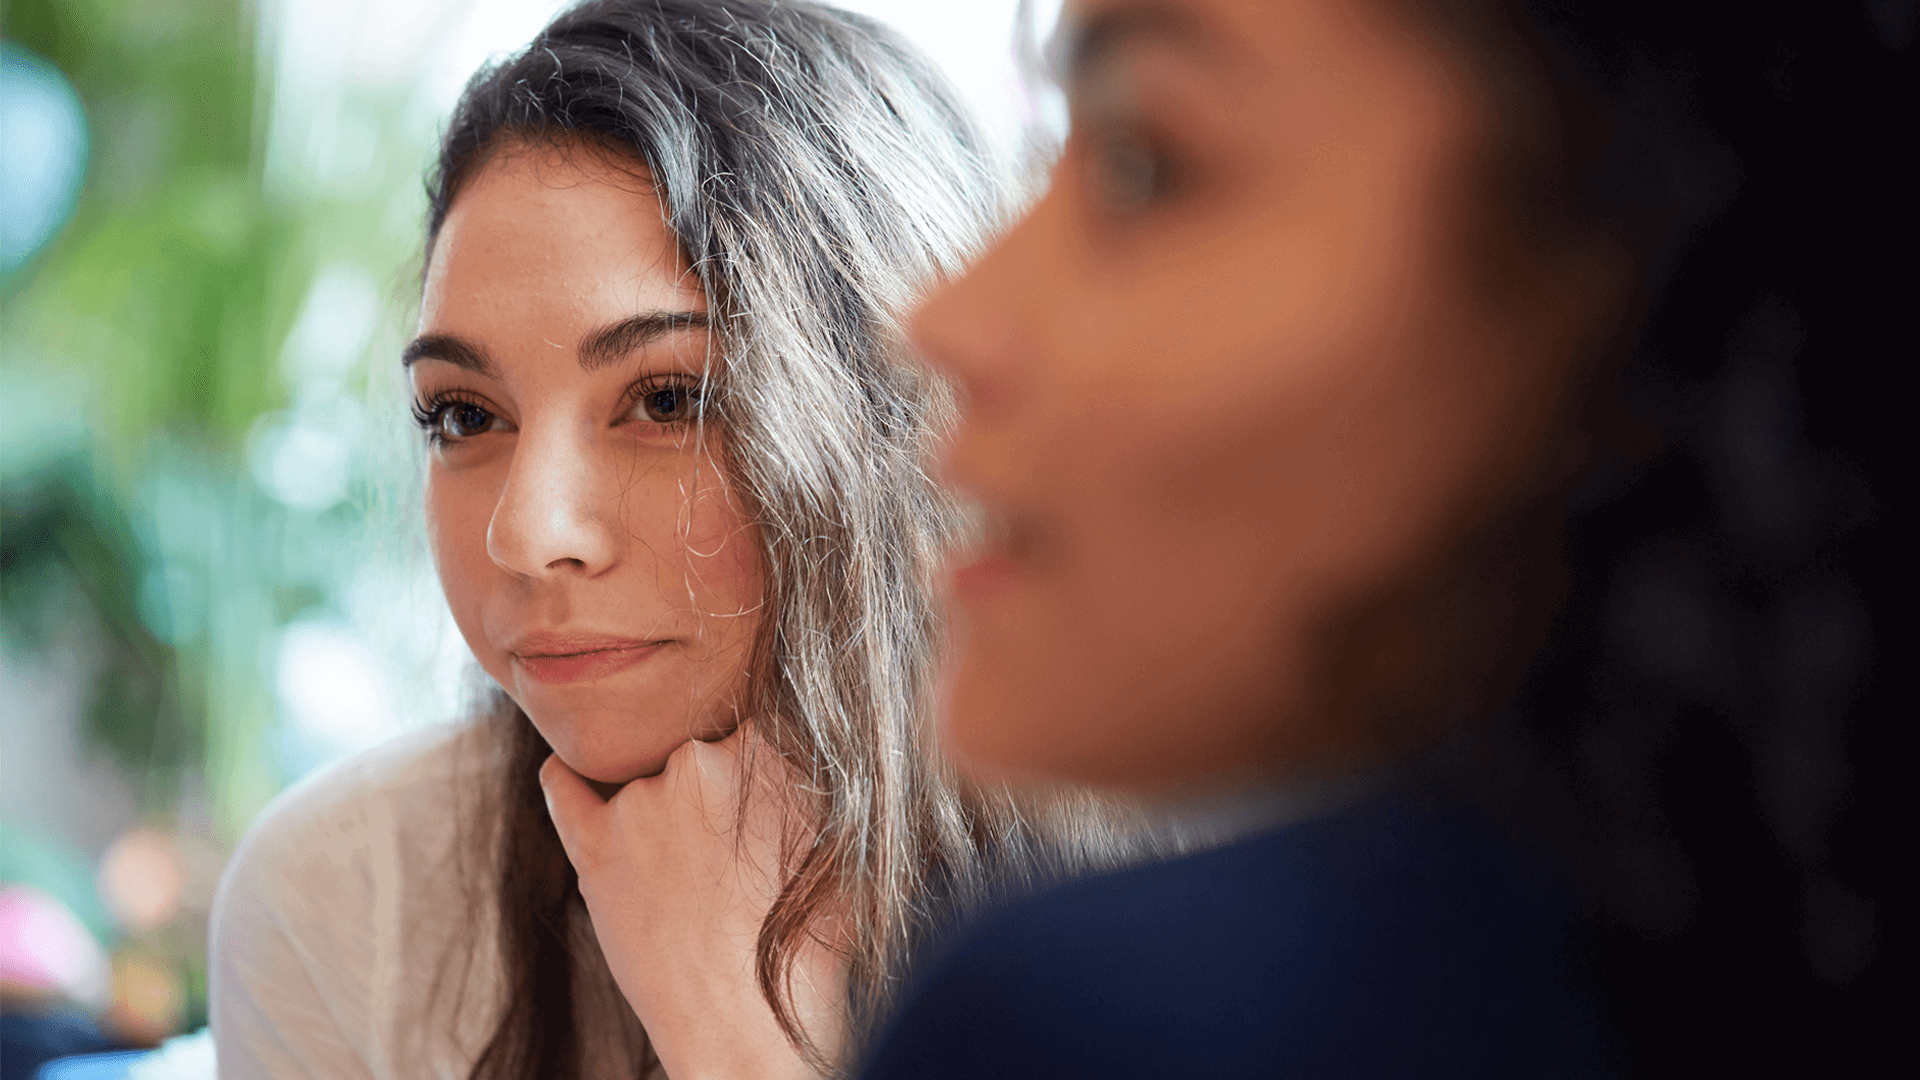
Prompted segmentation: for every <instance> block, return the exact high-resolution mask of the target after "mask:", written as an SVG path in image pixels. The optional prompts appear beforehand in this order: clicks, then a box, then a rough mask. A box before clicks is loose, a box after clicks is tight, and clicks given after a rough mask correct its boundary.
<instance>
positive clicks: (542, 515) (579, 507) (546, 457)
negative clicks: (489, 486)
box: [487, 429, 621, 578]
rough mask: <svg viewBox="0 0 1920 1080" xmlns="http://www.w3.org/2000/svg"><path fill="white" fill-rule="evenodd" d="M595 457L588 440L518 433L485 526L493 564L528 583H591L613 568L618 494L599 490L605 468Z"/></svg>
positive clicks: (618, 534)
mask: <svg viewBox="0 0 1920 1080" xmlns="http://www.w3.org/2000/svg"><path fill="white" fill-rule="evenodd" d="M594 454H595V448H594V446H593V445H592V440H590V439H588V438H584V437H578V438H576V437H572V436H570V435H569V434H568V433H567V432H565V431H562V430H558V429H548V430H544V431H542V430H531V429H530V430H523V431H522V432H521V433H520V435H519V438H518V439H517V440H516V445H515V447H514V454H513V462H512V464H511V465H510V466H509V467H508V473H507V483H506V487H505V488H504V489H502V490H501V492H500V501H499V503H498V504H497V505H496V506H495V507H494V510H493V518H492V520H490V521H489V522H488V523H487V554H488V555H489V556H491V557H492V558H493V561H494V562H495V563H496V564H497V565H499V566H500V567H501V568H502V569H505V570H507V571H508V572H509V573H513V574H517V575H519V576H521V577H527V578H550V577H556V576H567V575H574V576H579V577H586V578H592V577H597V576H599V575H600V574H603V573H605V572H606V571H608V570H610V569H612V568H613V566H614V564H615V563H617V562H618V561H619V558H620V550H621V548H620V538H621V532H620V529H619V528H618V524H617V522H615V521H614V520H613V519H612V518H613V515H614V513H615V512H616V510H617V506H616V505H615V504H616V503H617V501H618V496H617V494H615V493H614V492H611V491H607V490H604V489H605V488H606V486H607V482H608V480H609V479H610V475H609V474H610V470H608V469H605V468H602V467H601V465H602V463H601V462H598V461H596V460H595V457H594Z"/></svg>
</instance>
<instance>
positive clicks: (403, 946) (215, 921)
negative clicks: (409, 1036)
mask: <svg viewBox="0 0 1920 1080" xmlns="http://www.w3.org/2000/svg"><path fill="white" fill-rule="evenodd" d="M483 735H484V732H483V731H482V730H481V729H479V728H477V727H475V726H472V725H459V726H447V727H436V728H431V729H428V730H425V731H421V732H416V733H414V734H411V735H407V736H403V737H401V738H399V739H396V740H393V741H391V742H388V743H385V744H383V745H381V746H378V747H375V748H374V749H372V750H368V751H366V752H364V753H361V754H359V755H356V756H354V757H352V758H349V759H347V760H345V761H342V762H339V763H337V764H335V765H332V766H330V767H328V768H325V769H323V770H321V771H319V772H318V773H316V774H314V775H313V776H311V777H308V778H307V779H305V780H303V781H301V782H300V783H299V784H296V785H295V786H294V787H292V788H290V789H288V790H287V791H286V792H284V793H283V794H282V795H281V796H280V797H279V798H277V799H275V800H274V801H273V803H272V804H270V805H269V806H268V807H267V809H266V810H264V811H263V812H262V813H261V814H260V816H259V818H258V819H257V820H256V821H255V823H254V825H253V827H252V828H251V829H250V830H249V831H248V833H247V835H246V837H245V838H244V839H243V840H242V841H241V843H240V846H239V848H238V850H236V851H235V852H234V855H233V858H232V859H231V860H230V861H229V862H228V864H227V869H226V871H225V873H224V874H223V875H222V876H221V881H220V889H219V892H218V894H217V896H216V897H215V900H214V909H213V918H212V926H211V941H210V943H209V965H208V975H209V979H210V985H209V988H208V990H209V998H210V1000H209V1005H210V1011H211V1014H212V1015H211V1020H212V1025H213V1029H214V1038H215V1041H216V1044H217V1045H218V1048H219V1053H220V1055H221V1061H222V1064H223V1069H224V1067H225V1065H226V1063H227V1062H228V1060H229V1059H231V1060H232V1061H233V1062H234V1068H233V1071H235V1072H236V1073H246V1074H248V1075H261V1076H276V1077H277V1076H283V1075H284V1076H305V1075H338V1076H343V1077H352V1076H361V1075H367V1074H369V1073H371V1074H373V1075H387V1074H388V1073H389V1072H391V1069H389V1068H388V1066H389V1065H390V1064H392V1063H393V1062H394V1061H402V1062H411V1061H412V1058H410V1057H408V1056H407V1055H408V1054H409V1053H410V1052H411V1051H410V1046H411V1044H404V1043H403V1036H405V1035H406V1032H407V1030H408V1029H412V1028H420V1027H424V1026H425V1025H424V1024H423V1023H420V1022H419V1021H422V1020H423V1019H424V1016H425V1014H424V1012H423V1010H424V1009H426V1008H428V1007H429V1005H430V1003H431V1000H432V998H433V985H434V982H435V980H436V979H438V978H439V976H440V967H441V965H442V957H443V956H445V955H446V954H447V953H448V947H449V945H450V944H452V943H453V941H454V937H455V936H457V935H459V934H463V933H469V932H475V933H478V934H479V935H480V937H479V938H477V939H476V941H475V942H474V947H473V948H470V949H468V950H466V951H467V952H468V953H470V954H471V955H472V956H473V957H474V960H473V964H474V965H477V966H478V969H479V970H480V971H481V973H482V979H481V981H482V982H484V981H485V977H484V976H485V972H486V971H489V970H490V969H489V968H487V967H486V964H487V963H488V962H489V960H488V958H489V957H490V955H491V954H490V953H489V952H488V951H487V950H486V949H485V948H484V945H485V941H484V931H485V922H484V913H483V912H479V911H472V912H467V913H466V914H467V915H471V916H478V917H477V918H469V917H464V916H463V915H462V913H461V912H460V909H459V905H462V904H468V903H469V899H470V896H476V895H478V894H470V893H467V892H464V891H463V889H465V887H466V883H467V882H468V881H470V880H471V879H469V878H467V877H465V876H464V875H463V874H462V873H461V872H460V871H461V870H462V866H461V865H460V864H459V863H458V862H457V860H458V859H459V858H460V856H461V855H462V853H463V852H464V851H465V850H466V849H467V848H469V847H473V846H474V845H472V844H468V843H466V842H465V837H466V836H467V832H466V831H465V830H467V829H468V828H469V827H470V826H477V825H479V824H480V822H478V821H477V817H478V815H477V814H475V813H473V812H472V810H473V808H475V807H477V805H478V804H476V803H474V802H472V801H471V800H472V799H474V798H475V797H476V796H481V795H484V791H483V790H482V785H483V782H484V779H485V771H486V769H487V762H488V761H489V755H488V754H487V752H486V747H485V745H484V743H483V742H482V741H481V740H482V737H483ZM463 818H468V819H476V820H474V821H466V820H463ZM416 1056H417V1055H416ZM413 1064H418V1062H413ZM401 1071H402V1072H410V1071H419V1070H416V1069H410V1068H407V1069H402V1070H401Z"/></svg>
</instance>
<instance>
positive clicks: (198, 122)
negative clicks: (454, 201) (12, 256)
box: [0, 0, 429, 841]
mask: <svg viewBox="0 0 1920 1080" xmlns="http://www.w3.org/2000/svg"><path fill="white" fill-rule="evenodd" d="M262 6H263V5H262V4H260V3H256V2H253V0H192V2H182V0H9V2H7V3H6V4H5V6H4V8H0V32H3V33H4V36H5V38H6V39H7V40H8V41H9V42H12V43H16V44H17V45H19V46H23V47H25V48H26V49H29V50H31V51H32V52H34V53H37V54H38V55H40V56H42V57H45V58H46V59H47V60H49V61H51V62H52V63H53V64H54V65H55V66H56V67H58V68H59V69H60V71H61V72H62V73H64V75H65V76H66V77H67V79H68V80H69V81H70V82H71V83H72V84H73V87H74V89H75V90H76V91H77V93H78V94H79V97H80V99H81V101H82V103H83V105H84V108H85V111H86V115H87V122H88V125H89V127H90V129H91V135H90V137H91V154H90V157H91V164H90V167H89V172H88V175H87V179H86V184H85V187H84V188H83V190H82V192H81V195H80V198H79V201H78V204H77V206H76V208H75V211H74V214H73V216H72V218H71V219H70V220H69V221H68V223H67V225H66V226H65V228H64V229H63V230H62V231H61V232H60V233H59V234H57V235H56V237H55V238H54V239H53V240H52V241H51V242H50V243H49V244H48V245H47V246H46V247H45V249H43V250H42V251H41V252H40V253H39V254H38V255H37V256H35V257H34V258H33V259H31V260H29V261H28V262H27V263H26V264H25V265H24V266H22V267H20V268H18V269H17V270H15V271H14V272H13V273H12V274H11V275H10V276H8V277H7V278H6V279H4V280H0V380H3V381H4V386H5V397H6V399H7V400H5V401H0V409H3V410H4V413H5V418H4V427H5V428H6V430H4V431H0V446H3V447H4V449H5V456H4V460H0V631H3V632H4V633H6V634H7V635H8V637H9V640H10V641H11V642H13V643H15V644H17V645H19V646H20V647H21V648H23V649H26V650H28V651H32V650H35V649H43V648H45V647H46V646H47V645H48V644H49V643H50V642H52V641H53V640H54V638H56V637H58V636H59V635H60V634H61V633H68V634H69V636H71V633H72V632H75V631H74V625H75V624H76V623H77V624H79V630H78V631H77V632H78V633H79V634H80V636H81V637H82V638H84V639H87V640H88V641H90V642H91V643H92V645H93V646H94V647H95V652H96V653H97V656H96V658H95V664H94V671H95V673H96V674H95V676H94V680H93V687H92V693H91V704H90V705H89V707H88V709H87V713H86V721H85V732H86V735H87V737H88V740H89V742H90V743H92V744H93V745H95V746H97V747H99V748H101V749H102V750H104V751H107V752H109V753H110V754H111V755H112V757H113V758H114V759H115V760H117V761H119V762H120V763H121V764H122V765H123V766H124V767H125V769H126V770H127V772H128V774H129V776H130V777H132V778H133V780H134V783H135V787H136V789H137V791H138V792H139V794H140V798H141V802H142V805H143V807H144V808H145V812H146V813H148V814H149V815H150V816H162V817H164V816H167V815H169V814H170V813H171V812H172V809H173V804H174V802H175V801H177V799H178V798H179V797H181V796H182V795H183V794H188V795H196V796H197V797H200V798H202V799H203V800H204V802H205V803H207V804H209V805H210V808H211V811H212V813H213V816H214V818H215V819H216V820H215V823H214V824H215V828H216V831H217V832H218V833H219V834H220V836H221V838H222V839H223V840H228V841H230V840H231V839H233V838H234V837H236V836H237V835H238V833H239V831H240V830H242V829H243V828H244V827H245V825H246V823H247V822H248V821H249V820H251V818H252V816H253V814H254V813H255V812H256V811H257V810H258V809H259V808H260V806H261V805H263V804H264V802H265V801H266V800H267V799H268V798H270V797H271V796H272V795H273V794H274V793H275V792H276V791H277V790H279V788H280V787H281V786H283V785H284V783H285V782H286V781H287V780H289V779H291V778H292V776H293V775H297V773H298V772H299V771H300V770H301V769H302V768H304V767H306V766H307V765H310V764H311V761H310V760H308V761H306V762H305V763H304V764H302V763H300V762H295V763H293V764H291V765H290V764H288V763H287V762H286V761H285V760H280V759H276V756H275V750H274V747H273V739H274V738H275V730H274V729H275V724H276V722H277V710H278V708H279V706H278V705H277V703H276V700H275V697H274V694H273V689H272V685H271V684H272V681H273V680H272V660H271V655H270V653H271V643H272V642H273V640H274V639H275V636H276V634H277V633H278V631H279V629H280V628H281V627H282V626H284V625H285V624H286V623H287V622H288V621H289V620H290V619H292V618H294V617H295V616H298V615H301V614H302V613H304V612H311V611H315V610H320V611H326V610H332V609H335V608H337V607H338V605H339V604H340V603H341V595H342V593H343V591H344V590H346V589H347V588H348V587H349V586H350V584H351V581H352V579H353V578H354V575H355V574H357V573H360V572H361V570H362V569H363V568H364V565H365V563H366V560H365V559H364V558H363V556H364V554H365V552H366V550H367V548H368V547H369V541H368V536H369V534H370V533H371V532H373V531H374V530H370V529H369V528H368V511H369V498H368V494H367V493H368V490H369V487H368V476H369V474H370V471H371V470H370V467H369V464H368V462H366V461H365V460H364V458H365V453H364V451H365V449H366V446H367V445H368V438H367V436H366V435H365V434H364V433H356V431H357V429H358V428H362V427H365V426H366V425H364V424H361V423H360V422H359V420H358V419H356V418H357V417H359V416H360V415H361V413H362V412H363V410H361V409H360V408H359V406H358V405H356V404H355V402H357V401H363V400H364V399H365V397H366V396H367V395H366V386H367V377H366V376H367V371H368V368H367V365H366V356H365V354H366V353H367V352H370V351H381V350H384V351H385V354H386V355H394V354H396V353H397V348H396V347H395V346H394V345H393V342H392V341H391V338H392V332H391V331H392V327H391V320H392V316H393V315H394V314H396V313H397V312H398V311H400V310H402V309H404V307H405V298H406V296H407V295H408V294H409V293H411V291H412V286H411V284H410V282H411V280H412V275H411V273H410V272H409V267H410V265H411V263H412V260H413V259H415V258H416V257H417V256H416V254H415V252H416V249H417V243H418V240H417V236H418V232H417V229H418V222H419V217H420V215H419V212H418V207H419V206H420V204H421V201H422V200H421V195H420V189H419V185H418V177H419V176H420V173H421V168H422V164H423V159H424V156H425V153H426V152H427V150H428V149H429V144H428V142H427V141H426V140H423V139H422V138H420V133H419V132H411V133H410V132H408V131H407V130H405V128H404V124H403V123H402V120H401V117H400V113H401V110H400V109H399V108H398V107H397V106H396V104H395V102H394V101H393V100H387V99H381V98H380V97H379V94H380V93H382V91H377V90H373V91H367V90H359V89H355V88H353V87H351V86H348V85H347V84H344V83H343V84H342V85H343V87H345V89H343V90H342V91H341V93H342V95H343V96H342V98H341V100H342V101H344V102H345V103H346V104H345V105H342V106H339V107H340V108H345V109H348V110H349V111H351V112H352V114H353V115H352V119H353V120H354V122H355V123H358V124H360V125H361V126H362V128H363V129H365V130H366V131H367V132H369V133H370V134H369V136H368V137H369V138H370V139H371V143H369V144H368V147H367V149H368V153H367V155H366V161H365V162H364V163H360V164H353V165H351V166H349V168H350V169H351V171H352V175H351V176H350V177H349V178H348V179H349V180H350V181H351V182H348V183H332V184H329V183H328V182H325V181H313V180H311V178H308V179H307V180H305V181H303V180H302V178H301V176H299V175H295V176H294V177H293V178H292V180H291V181H289V180H288V179H287V178H286V177H282V178H281V181H280V182H279V183H277V184H276V183H275V182H272V181H271V180H270V178H269V177H268V176H267V173H268V171H269V170H268V164H267V160H266V159H267V147H268V144H269V142H270V138H269V135H270V127H271V125H272V123H273V117H274V102H273V101H272V96H271V91H272V88H273V85H274V84H273V77H274V72H273V68H272V61H273V57H272V56H271V55H270V53H271V49H267V50H266V53H267V54H266V55H263V48H262V44H261V42H262V35H261V33H260V28H259V26H258V25H257V24H256V21H255V20H256V17H257V15H258V13H259V11H261V10H262ZM387 93H394V91H387ZM353 95H359V96H358V97H355V96H353ZM296 104H300V105H304V104H306V103H304V102H302V103H296ZM298 115H303V114H298V113H297V112H296V117H297V116H298ZM300 134H304V133H300ZM296 173H297V170H296ZM329 267H331V268H333V269H334V270H335V271H339V270H340V269H341V268H345V269H346V270H347V271H348V274H347V276H348V277H350V278H353V279H354V280H357V281H365V282H369V283H371V284H370V286H369V287H370V288H371V289H372V290H373V291H374V292H375V293H378V294H381V295H377V296H375V297H374V298H373V299H374V301H375V302H376V305H377V307H378V308H379V310H377V311H376V312H373V313H370V315H369V317H370V318H373V319H374V320H375V322H376V323H377V325H373V326H372V327H371V329H370V333H369V335H364V336H365V338H366V340H364V341H358V339H356V341H358V343H357V344H348V345H341V346H339V348H340V349H343V350H355V349H357V350H359V351H358V353H356V354H355V355H351V356H346V355H329V356H327V357H326V358H325V361H324V363H323V365H322V366H323V367H325V368H326V369H327V370H328V371H330V372H333V375H330V376H329V378H330V379H333V382H332V383H329V384H328V385H329V386H330V387H331V389H325V390H324V392H323V393H322V399H320V404H319V405H318V406H314V407H315V408H318V409H319V412H316V413H313V414H312V415H311V416H308V414H306V413H302V414H301V415H302V416H306V417H307V418H306V419H305V420H303V421H302V422H303V423H307V424H309V425H315V424H317V425H319V428H318V429H319V430H324V431H327V432H330V433H332V432H337V433H339V435H340V438H341V439H342V440H343V443H344V444H347V445H349V446H350V449H351V450H352V452H353V453H354V454H356V455H358V457H357V458H356V459H355V460H354V461H353V462H352V463H351V470H350V473H351V475H350V477H349V483H350V488H349V498H347V500H346V501H344V502H331V503H326V504H324V505H317V506H307V507H302V506H298V505H292V506H290V505H286V504H283V503H281V502H279V501H276V499H275V498H274V497H273V496H271V495H270V494H268V493H267V492H266V491H263V489H262V487H261V482H260V481H258V480H257V479H256V473H258V471H259V468H260V452H259V446H258V445H251V446H250V443H253V444H257V443H258V442H259V439H260V433H261V431H262V430H263V425H265V427H266V428H268V429H272V430H283V429H285V428H286V426H287V424H288V423H289V422H290V421H289V420H288V417H290V416H292V415H293V414H294V412H295V411H297V410H296V406H298V408H299V409H307V408H308V407H309V406H313V405H314V403H313V401H309V400H307V399H303V398H300V397H299V395H297V394H295V393H293V392H291V391H290V387H289V380H290V378H291V376H290V375H289V374H288V372H287V371H286V370H284V369H283V368H284V365H283V364H282V363H281V356H282V354H283V352H285V351H286V347H287V346H286V343H287V341H288V338H289V333H290V331H291V330H292V329H293V327H294V326H295V323H296V320H297V319H298V318H299V316H300V313H301V311H302V305H303V303H311V302H312V301H311V299H310V292H311V290H312V289H313V287H314V283H315V281H316V280H317V279H319V278H320V277H321V276H322V274H323V273H324V272H325V271H326V269H327V268H329ZM338 276H339V274H338V273H336V278H337V277H338ZM383 283H384V284H383ZM396 300H397V301H399V302H392V301H396ZM330 318H331V320H332V322H334V323H336V324H337V323H339V322H340V319H339V318H338V317H335V313H332V312H327V311H323V312H322V313H321V319H320V321H321V322H323V323H325V322H328V321H329V319H330ZM383 333H384V334H385V336H384V337H383V336H381V335H382V334H383ZM329 347H332V346H329ZM381 385H382V389H383V390H384V389H385V384H384V383H383V384H381ZM311 396H312V395H311V394H309V395H308V397H311ZM342 400H345V404H344V405H341V404H339V402H340V401H342ZM329 402H331V403H332V404H329ZM327 409H332V410H333V411H332V412H327V411H326V410H327ZM342 409H344V412H342V411H341V410H342ZM314 417H318V419H315V418H314ZM340 417H344V418H345V419H344V420H340V422H338V423H336V421H337V420H339V418H340ZM390 426H393V425H390ZM40 429H45V431H41V430H40ZM396 430H398V427H397V426H396ZM356 440H357V441H356ZM375 441H377V440H375ZM250 451H251V452H252V457H251V458H250ZM269 456H270V455H269ZM388 464H391V463H388ZM250 466H251V468H250ZM383 532H384V533H385V534H387V537H388V540H390V537H391V535H392V534H393V530H390V529H389V530H383ZM374 542H383V541H379V540H376V541H374ZM284 757H285V755H281V758H284ZM196 789H197V792H196Z"/></svg>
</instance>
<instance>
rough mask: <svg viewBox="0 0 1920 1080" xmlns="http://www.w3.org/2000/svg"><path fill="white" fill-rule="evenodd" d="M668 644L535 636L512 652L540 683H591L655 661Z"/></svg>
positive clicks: (607, 638) (524, 639) (528, 638)
mask: <svg viewBox="0 0 1920 1080" xmlns="http://www.w3.org/2000/svg"><path fill="white" fill-rule="evenodd" d="M667 644H668V643H667V642H665V641H647V640H643V639H640V638H618V637H600V636H592V637H589V636H575V635H561V634H532V635H529V636H527V637H525V638H522V639H521V640H520V641H518V642H516V643H515V644H514V647H513V648H512V649H510V650H508V655H510V656H512V657H513V662H514V664H515V666H517V667H519V668H520V670H522V671H524V672H526V673H527V674H528V675H529V676H531V677H532V678H533V679H534V680H535V681H536V682H543V683H549V684H553V685H564V684H567V683H578V682H587V681H589V680H592V679H600V678H605V677H606V676H608V675H613V674H616V673H618V672H621V671H625V670H627V669H628V668H630V667H633V666H634V665H636V664H640V663H644V662H645V661H646V660H648V659H650V658H652V657H653V656H654V655H655V654H657V653H658V652H659V651H660V650H661V649H662V648H664V647H665V646H666V645H667Z"/></svg>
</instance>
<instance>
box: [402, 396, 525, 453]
mask: <svg viewBox="0 0 1920 1080" xmlns="http://www.w3.org/2000/svg"><path fill="white" fill-rule="evenodd" d="M413 418H414V421H415V422H416V423H418V424H419V425H420V427H421V428H422V429H424V430H425V431H426V433H427V439H428V441H430V442H432V443H434V444H435V445H445V444H448V443H455V442H461V441H464V440H467V439H471V438H473V437H474V436H476V435H484V434H486V433H487V432H489V431H497V430H499V429H500V428H502V427H503V426H505V425H504V421H502V420H501V418H500V417H499V415H497V414H496V413H494V412H493V411H492V410H490V409H488V408H487V407H486V406H484V405H481V404H479V403H478V402H474V401H466V400H462V399H459V398H440V399H437V400H433V401H429V402H427V403H426V404H425V405H416V406H415V407H414V410H413Z"/></svg>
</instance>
